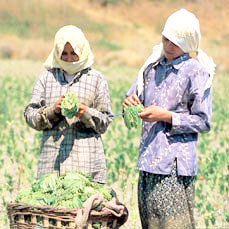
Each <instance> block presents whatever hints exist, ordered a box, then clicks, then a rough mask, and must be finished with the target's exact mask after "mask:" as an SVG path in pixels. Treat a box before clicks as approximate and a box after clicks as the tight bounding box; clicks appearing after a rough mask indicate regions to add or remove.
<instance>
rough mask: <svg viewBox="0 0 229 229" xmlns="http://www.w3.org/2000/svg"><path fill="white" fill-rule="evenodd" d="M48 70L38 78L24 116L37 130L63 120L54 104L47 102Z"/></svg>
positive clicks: (51, 126) (47, 127) (48, 127)
mask: <svg viewBox="0 0 229 229" xmlns="http://www.w3.org/2000/svg"><path fill="white" fill-rule="evenodd" d="M47 74H48V72H47V71H45V72H43V73H42V74H41V75H40V76H39V78H38V79H37V81H36V83H35V85H34V88H33V91H32V97H31V100H30V102H29V105H28V106H27V107H26V108H25V111H24V116H25V120H26V122H27V124H28V125H29V126H30V127H32V128H33V129H35V130H45V129H51V128H53V126H54V125H55V124H56V123H57V122H58V121H59V120H61V118H62V117H61V115H57V114H55V113H54V110H53V109H52V106H51V105H49V106H47V105H46V102H45V77H47Z"/></svg>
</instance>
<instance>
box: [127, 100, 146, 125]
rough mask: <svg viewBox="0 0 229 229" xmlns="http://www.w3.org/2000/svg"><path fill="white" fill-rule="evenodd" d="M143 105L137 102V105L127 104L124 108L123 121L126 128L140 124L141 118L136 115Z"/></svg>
mask: <svg viewBox="0 0 229 229" xmlns="http://www.w3.org/2000/svg"><path fill="white" fill-rule="evenodd" d="M143 109H144V106H143V105H142V104H141V103H139V104H138V105H137V106H128V107H125V108H124V122H125V125H126V127H127V128H128V129H131V128H132V127H134V128H138V127H139V126H140V125H141V123H142V122H141V118H140V117H139V116H138V113H139V112H142V110H143Z"/></svg>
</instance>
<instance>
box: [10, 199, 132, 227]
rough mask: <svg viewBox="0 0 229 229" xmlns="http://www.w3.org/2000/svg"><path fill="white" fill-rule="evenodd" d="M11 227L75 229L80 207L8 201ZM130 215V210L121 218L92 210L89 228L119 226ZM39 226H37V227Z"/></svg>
mask: <svg viewBox="0 0 229 229" xmlns="http://www.w3.org/2000/svg"><path fill="white" fill-rule="evenodd" d="M7 207H8V217H9V220H10V229H24V228H26V229H29V228H30V229H41V228H42V229H43V228H49V229H75V228H77V227H76V225H75V217H76V216H77V212H78V211H79V209H65V208H54V207H50V206H33V205H28V204H24V203H18V204H15V203H8V206H7ZM127 217H128V211H127V209H126V214H125V215H123V217H121V218H117V217H115V216H114V215H111V214H103V211H95V210H92V211H91V213H90V217H89V220H88V222H87V224H88V225H87V228H88V229H90V228H91V229H93V228H94V223H99V224H100V227H99V228H101V229H108V228H109V229H110V228H119V227H120V226H121V225H122V224H124V223H125V222H126V220H127ZM36 226H37V227H36Z"/></svg>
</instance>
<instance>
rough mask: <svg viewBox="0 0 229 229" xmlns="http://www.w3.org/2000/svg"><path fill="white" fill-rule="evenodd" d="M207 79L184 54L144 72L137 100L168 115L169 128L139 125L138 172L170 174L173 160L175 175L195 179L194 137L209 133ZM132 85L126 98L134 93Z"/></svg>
mask: <svg viewBox="0 0 229 229" xmlns="http://www.w3.org/2000/svg"><path fill="white" fill-rule="evenodd" d="M208 77H209V74H208V73H207V72H206V70H205V68H204V67H202V65H200V64H199V62H198V61H197V60H195V59H193V58H191V57H190V56H189V55H188V54H184V55H182V56H180V57H179V58H177V59H176V60H174V61H172V62H171V63H168V64H167V63H166V62H165V58H164V57H162V58H161V60H160V61H159V62H158V63H156V64H154V65H153V64H150V65H149V66H148V67H147V68H146V70H145V72H144V90H143V93H142V94H141V96H140V100H141V101H142V103H143V104H144V106H145V107H147V106H150V105H157V106H161V107H163V108H165V109H167V110H169V111H171V112H172V124H169V123H166V122H143V126H142V136H141V142H140V149H139V160H138V168H139V170H143V171H146V172H150V173H155V174H170V172H171V166H172V163H173V161H174V160H175V159H177V171H178V175H181V176H195V175H197V156H196V145H197V137H198V133H203V132H208V131H209V130H210V119H211V114H212V97H211V92H210V89H207V90H204V88H205V84H206V81H207V79H208ZM136 82H137V81H135V83H134V84H133V85H132V87H131V88H130V90H129V91H128V93H127V96H129V95H131V94H132V93H134V92H135V93H136V90H137V89H136V88H137V83H136Z"/></svg>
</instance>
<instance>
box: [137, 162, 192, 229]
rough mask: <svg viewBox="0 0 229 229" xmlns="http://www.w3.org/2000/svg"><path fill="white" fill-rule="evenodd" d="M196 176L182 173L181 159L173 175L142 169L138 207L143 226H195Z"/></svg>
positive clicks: (162, 228)
mask: <svg viewBox="0 0 229 229" xmlns="http://www.w3.org/2000/svg"><path fill="white" fill-rule="evenodd" d="M194 187H195V177H191V176H178V175H177V163H176V161H175V162H174V164H173V168H172V172H171V175H158V174H152V173H147V172H143V171H140V174H139V182H138V207H139V213H140V218H141V223H142V228H143V229H173V228H174V229H194V228H195V223H194V218H193V205H194Z"/></svg>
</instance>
